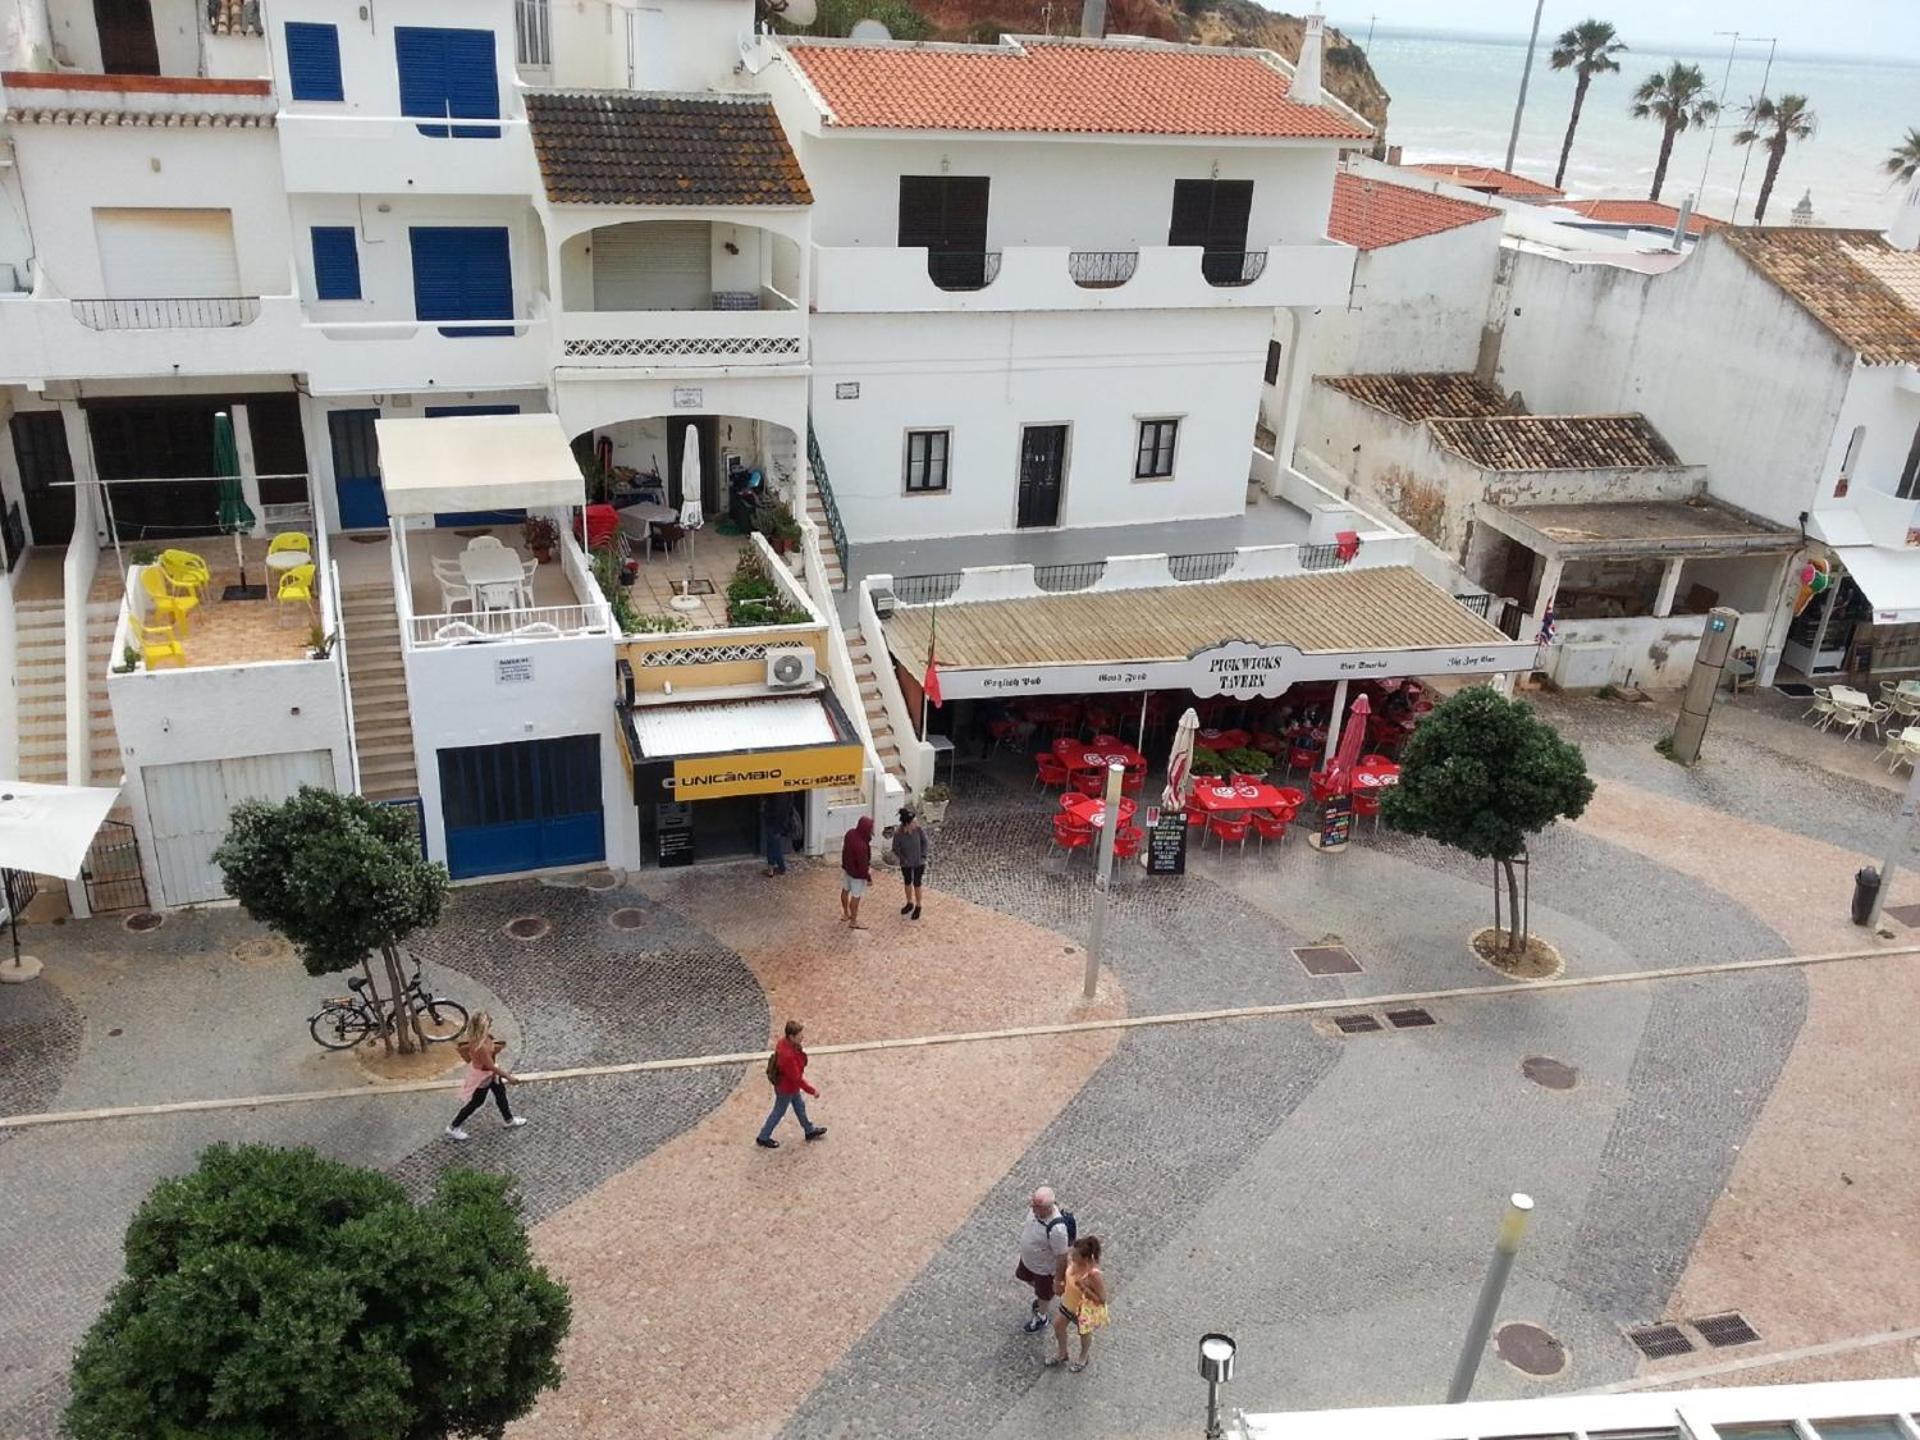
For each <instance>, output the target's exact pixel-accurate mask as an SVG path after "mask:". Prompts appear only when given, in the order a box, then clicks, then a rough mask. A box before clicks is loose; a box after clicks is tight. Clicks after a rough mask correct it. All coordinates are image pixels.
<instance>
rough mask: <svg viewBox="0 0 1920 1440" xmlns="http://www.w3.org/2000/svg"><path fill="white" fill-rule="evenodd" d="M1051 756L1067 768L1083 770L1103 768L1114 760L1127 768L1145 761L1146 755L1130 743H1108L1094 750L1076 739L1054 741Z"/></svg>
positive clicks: (1142, 763) (1143, 763)
mask: <svg viewBox="0 0 1920 1440" xmlns="http://www.w3.org/2000/svg"><path fill="white" fill-rule="evenodd" d="M1053 757H1054V759H1056V760H1058V761H1059V762H1060V763H1061V764H1063V765H1065V766H1066V767H1067V768H1068V769H1069V770H1085V769H1089V768H1091V767H1093V766H1098V767H1100V768H1101V769H1103V770H1104V769H1105V768H1106V767H1107V766H1109V765H1112V764H1114V763H1116V762H1117V763H1119V764H1121V765H1125V766H1127V767H1129V768H1132V767H1134V766H1136V765H1145V764H1146V763H1147V757H1146V756H1144V755H1142V754H1141V753H1140V752H1139V751H1138V750H1136V749H1134V748H1133V746H1131V745H1109V746H1106V747H1105V748H1103V749H1099V750H1096V749H1094V747H1093V746H1091V745H1087V744H1084V743H1082V742H1081V741H1078V740H1056V741H1054V742H1053Z"/></svg>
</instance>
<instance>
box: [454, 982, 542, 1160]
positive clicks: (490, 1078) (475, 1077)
mask: <svg viewBox="0 0 1920 1440" xmlns="http://www.w3.org/2000/svg"><path fill="white" fill-rule="evenodd" d="M506 1048H507V1042H506V1041H504V1040H496V1039H494V1038H493V1017H492V1016H491V1015H489V1014H488V1013H487V1012H486V1011H484V1010H482V1011H481V1012H480V1013H479V1014H477V1015H475V1016H474V1017H473V1018H472V1019H471V1020H469V1021H468V1022H467V1032H466V1034H464V1035H462V1036H461V1037H460V1046H459V1049H460V1058H461V1059H462V1060H464V1061H466V1062H467V1069H466V1073H465V1074H463V1075H462V1076H461V1077H460V1098H461V1099H462V1100H464V1101H466V1102H467V1103H466V1104H464V1105H462V1106H461V1107H460V1113H459V1114H458V1115H456V1116H454V1117H453V1123H452V1124H451V1125H449V1126H447V1135H448V1137H449V1138H451V1139H454V1140H464V1139H466V1138H467V1132H466V1131H465V1130H463V1129H461V1126H463V1125H465V1124H466V1123H467V1117H468V1116H469V1115H471V1114H473V1112H474V1111H476V1110H478V1109H479V1108H480V1107H481V1106H482V1105H484V1104H485V1103H486V1100H487V1095H488V1094H489V1093H491V1094H492V1095H493V1100H494V1103H495V1104H496V1105H498V1106H499V1107H500V1118H501V1119H502V1120H504V1121H506V1123H507V1124H508V1125H509V1126H514V1127H518V1126H521V1125H524V1124H526V1123H527V1122H526V1119H525V1117H524V1116H520V1115H515V1114H514V1113H513V1108H512V1107H511V1106H509V1105H508V1104H507V1086H509V1085H518V1084H519V1083H520V1082H519V1081H518V1080H516V1079H515V1078H514V1077H513V1075H512V1073H511V1072H509V1071H507V1070H504V1069H502V1068H501V1066H500V1052H501V1051H502V1050H504V1049H506Z"/></svg>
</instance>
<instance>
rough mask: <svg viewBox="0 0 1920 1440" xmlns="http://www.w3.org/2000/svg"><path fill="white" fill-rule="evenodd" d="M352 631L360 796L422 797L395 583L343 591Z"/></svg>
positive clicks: (350, 667)
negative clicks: (415, 761) (401, 646)
mask: <svg viewBox="0 0 1920 1440" xmlns="http://www.w3.org/2000/svg"><path fill="white" fill-rule="evenodd" d="M340 623H341V625H342V627H343V628H344V629H345V630H346V633H347V680H348V689H349V691H350V692H351V694H352V696H353V745H354V749H355V750H356V751H358V752H359V755H360V793H361V794H362V795H364V796H366V797H367V798H368V799H369V800H403V799H406V798H408V797H410V796H414V795H418V794H419V793H420V777H419V775H418V773H417V771H416V769H415V766H414V761H413V713H412V711H410V710H409V709H408V708H407V673H406V662H405V659H404V658H403V657H402V655H401V653H400V622H399V619H398V616H397V612H396V610H395V607H394V599H393V586H392V585H391V584H384V585H375V584H363V585H357V586H355V587H353V588H351V589H343V590H342V591H341V593H340Z"/></svg>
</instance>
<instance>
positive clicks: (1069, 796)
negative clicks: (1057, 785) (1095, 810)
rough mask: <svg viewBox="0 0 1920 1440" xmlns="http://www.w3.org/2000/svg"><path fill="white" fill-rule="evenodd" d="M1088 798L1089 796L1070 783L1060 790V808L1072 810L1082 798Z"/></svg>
mask: <svg viewBox="0 0 1920 1440" xmlns="http://www.w3.org/2000/svg"><path fill="white" fill-rule="evenodd" d="M1086 798H1087V797H1086V796H1084V795H1082V794H1081V793H1080V792H1079V791H1078V790H1076V789H1074V788H1073V787H1072V786H1071V785H1069V786H1068V787H1067V788H1066V789H1064V790H1062V791H1061V792H1060V808H1061V809H1062V810H1069V811H1070V810H1072V809H1073V807H1074V806H1076V805H1078V804H1079V803H1080V802H1081V801H1082V800H1084V799H1086Z"/></svg>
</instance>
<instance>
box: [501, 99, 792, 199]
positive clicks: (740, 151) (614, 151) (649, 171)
mask: <svg viewBox="0 0 1920 1440" xmlns="http://www.w3.org/2000/svg"><path fill="white" fill-rule="evenodd" d="M527 120H528V123H529V126H530V128H531V129H532V131H533V149H534V153H535V154H536V155H537V156H538V157H539V160H540V174H541V177H542V178H543V179H544V180H545V181H546V186H547V199H549V200H551V201H553V202H554V203H555V204H557V205H811V204H812V203H813V195H812V192H811V191H809V190H808V188H807V177H806V176H805V175H803V174H802V173H801V171H800V162H799V160H797V159H796V158H795V157H794V153H793V147H792V146H791V145H789V144H788V143H787V135H786V131H784V130H782V129H781V128H780V118H779V117H778V116H777V115H775V114H774V111H773V102H772V101H771V100H769V99H768V98H767V97H766V96H764V95H727V96H719V95H647V94H641V93H636V92H633V91H628V90H530V91H528V92H527Z"/></svg>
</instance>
